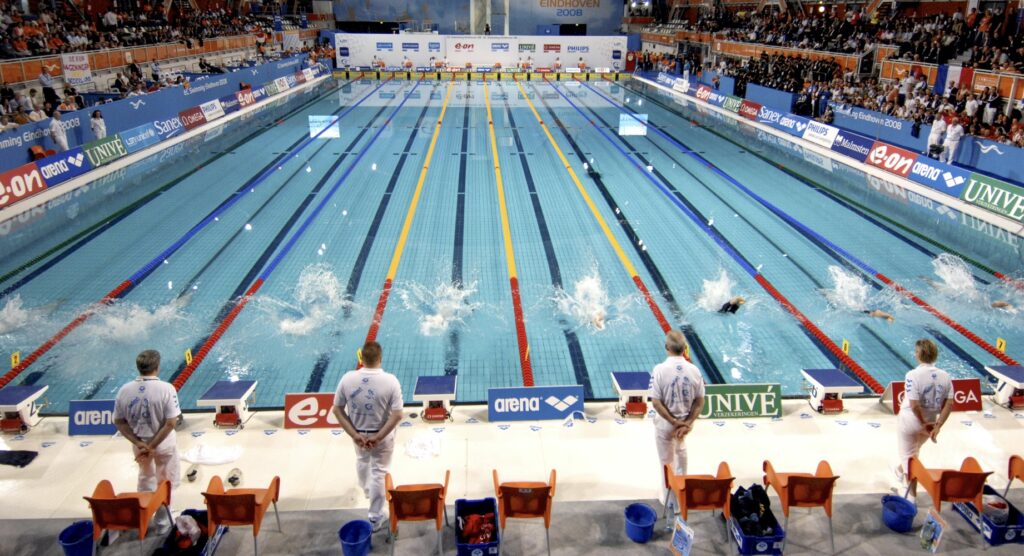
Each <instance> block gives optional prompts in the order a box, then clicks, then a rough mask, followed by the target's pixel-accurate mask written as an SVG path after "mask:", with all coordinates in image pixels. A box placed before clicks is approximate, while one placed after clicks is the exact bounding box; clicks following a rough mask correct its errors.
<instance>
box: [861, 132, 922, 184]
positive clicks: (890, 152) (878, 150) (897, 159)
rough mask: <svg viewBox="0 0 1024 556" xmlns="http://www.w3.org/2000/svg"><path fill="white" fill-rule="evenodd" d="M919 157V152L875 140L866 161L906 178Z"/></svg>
mask: <svg viewBox="0 0 1024 556" xmlns="http://www.w3.org/2000/svg"><path fill="white" fill-rule="evenodd" d="M917 157H918V154H917V153H915V152H910V151H908V150H906V149H901V148H899V147H895V146H893V145H890V144H888V143H883V142H881V141H875V144H874V145H872V147H871V152H869V153H868V158H867V160H865V161H864V162H865V163H866V164H869V165H871V166H875V167H877V168H881V169H883V170H885V171H886V172H889V173H892V174H896V175H897V176H901V177H904V178H905V177H907V175H908V174H910V170H911V168H913V167H914V163H915V162H917Z"/></svg>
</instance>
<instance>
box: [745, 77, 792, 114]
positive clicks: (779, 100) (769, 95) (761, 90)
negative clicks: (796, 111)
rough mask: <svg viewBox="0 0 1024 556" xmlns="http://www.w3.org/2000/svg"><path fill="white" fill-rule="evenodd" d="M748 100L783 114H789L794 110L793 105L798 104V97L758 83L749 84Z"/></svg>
mask: <svg viewBox="0 0 1024 556" xmlns="http://www.w3.org/2000/svg"><path fill="white" fill-rule="evenodd" d="M746 98H747V99H748V100H752V101H754V102H757V103H760V104H761V105H762V106H767V107H769V108H771V109H773V110H779V111H781V112H789V111H790V110H792V109H793V104H795V103H796V95H794V94H793V93H787V92H785V91H780V90H778V89H772V88H770V87H763V86H761V85H757V84H756V83H748V84H747V94H746Z"/></svg>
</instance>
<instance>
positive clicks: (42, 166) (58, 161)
mask: <svg viewBox="0 0 1024 556" xmlns="http://www.w3.org/2000/svg"><path fill="white" fill-rule="evenodd" d="M35 164H36V166H38V167H39V173H40V174H42V176H43V180H45V181H46V185H47V187H53V186H55V185H57V184H61V183H64V182H66V181H68V180H70V179H71V178H75V177H78V176H81V175H82V174H84V173H86V172H88V171H89V170H92V165H91V164H89V160H88V159H87V158H86V157H85V152H84V151H82V147H75V148H73V149H71V150H69V151H65V152H62V153H57V154H55V155H53V156H48V157H46V158H43V159H40V160H37V161H36V162H35Z"/></svg>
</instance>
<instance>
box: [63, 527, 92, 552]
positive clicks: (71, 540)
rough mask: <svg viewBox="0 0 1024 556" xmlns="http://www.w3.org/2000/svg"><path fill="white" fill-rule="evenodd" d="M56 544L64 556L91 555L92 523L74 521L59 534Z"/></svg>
mask: <svg viewBox="0 0 1024 556" xmlns="http://www.w3.org/2000/svg"><path fill="white" fill-rule="evenodd" d="M57 542H59V543H60V547H61V548H63V549H64V556H90V555H91V554H92V522H91V521H76V522H74V523H72V524H71V525H68V526H67V527H65V528H64V530H63V531H61V532H60V536H59V537H57Z"/></svg>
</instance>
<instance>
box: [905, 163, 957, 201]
mask: <svg viewBox="0 0 1024 556" xmlns="http://www.w3.org/2000/svg"><path fill="white" fill-rule="evenodd" d="M970 176H971V173H970V172H967V171H965V170H963V169H962V168H957V167H956V166H950V165H949V164H946V163H944V162H939V161H938V160H934V159H931V158H928V157H926V156H919V157H917V160H916V161H914V165H913V166H912V167H911V168H910V173H909V174H907V177H908V178H909V179H911V180H912V181H915V182H917V183H919V184H921V185H927V186H928V187H930V188H932V189H934V190H936V191H941V192H943V193H946V194H947V195H952V196H954V197H957V198H959V197H960V194H961V193H963V190H964V187H965V186H966V185H967V182H968V179H969V178H970Z"/></svg>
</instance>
